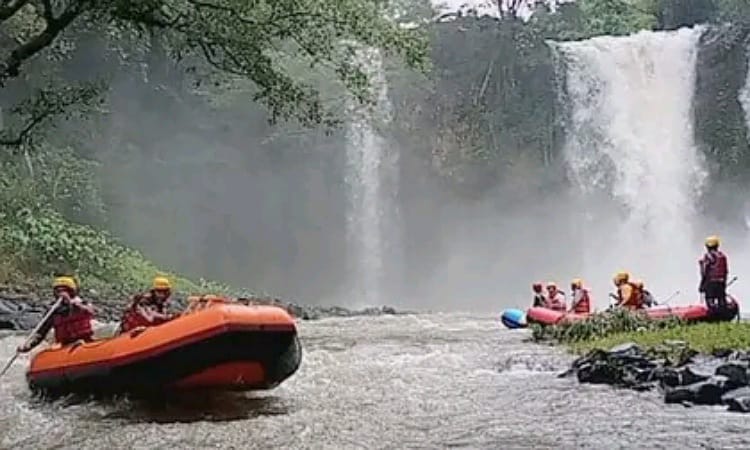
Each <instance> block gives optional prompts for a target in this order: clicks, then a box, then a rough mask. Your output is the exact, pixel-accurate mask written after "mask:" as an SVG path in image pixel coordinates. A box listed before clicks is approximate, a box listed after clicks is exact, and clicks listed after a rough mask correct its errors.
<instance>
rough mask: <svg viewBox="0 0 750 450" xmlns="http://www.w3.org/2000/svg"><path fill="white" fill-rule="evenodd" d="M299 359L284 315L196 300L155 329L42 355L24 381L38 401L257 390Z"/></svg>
mask: <svg viewBox="0 0 750 450" xmlns="http://www.w3.org/2000/svg"><path fill="white" fill-rule="evenodd" d="M301 359H302V350H301V346H300V343H299V338H298V336H297V328H296V325H295V322H294V319H293V318H292V317H291V316H290V315H289V314H288V313H287V312H286V311H285V310H283V309H281V308H279V307H275V306H246V305H243V304H240V303H234V302H228V301H226V300H224V299H221V298H217V297H208V298H207V297H201V298H191V302H190V306H189V307H188V309H187V310H186V311H185V313H183V314H182V315H181V316H179V317H178V318H176V319H173V320H172V321H170V322H167V323H165V324H162V325H159V326H157V327H151V328H141V329H135V330H132V331H130V332H128V333H124V334H120V335H118V336H115V337H112V338H108V339H103V340H98V341H94V342H90V343H80V344H73V345H69V346H65V347H61V346H60V345H53V346H52V347H50V348H47V349H45V350H42V351H40V352H39V353H37V354H35V355H34V356H33V357H32V359H31V363H30V367H29V369H28V371H27V373H26V379H27V381H28V384H29V388H30V389H31V390H32V391H35V392H37V393H42V394H44V395H65V394H71V393H73V394H118V393H131V394H138V393H145V394H147V393H152V392H163V391H171V390H190V389H211V390H224V391H248V390H262V389H271V388H273V387H275V386H277V385H279V384H280V383H281V382H282V381H284V380H286V379H287V378H289V377H290V376H291V375H292V374H294V372H296V371H297V369H298V368H299V365H300V362H301Z"/></svg>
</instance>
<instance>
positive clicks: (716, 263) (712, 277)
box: [698, 236, 729, 311]
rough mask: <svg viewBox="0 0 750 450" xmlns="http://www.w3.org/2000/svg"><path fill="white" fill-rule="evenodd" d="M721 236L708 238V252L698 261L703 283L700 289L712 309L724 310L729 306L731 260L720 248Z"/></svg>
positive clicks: (707, 304)
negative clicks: (728, 282)
mask: <svg viewBox="0 0 750 450" xmlns="http://www.w3.org/2000/svg"><path fill="white" fill-rule="evenodd" d="M719 244H720V241H719V237H718V236H709V237H707V238H706V254H704V255H703V257H702V258H701V259H700V261H699V262H698V265H699V267H700V273H701V283H700V286H699V287H698V291H699V292H700V293H701V294H703V295H704V297H705V301H706V306H708V307H709V308H710V309H712V310H713V309H717V308H718V310H719V311H723V310H725V309H726V307H727V293H726V289H727V276H728V275H729V260H728V258H727V256H726V255H725V254H724V253H723V252H722V251H721V250H719Z"/></svg>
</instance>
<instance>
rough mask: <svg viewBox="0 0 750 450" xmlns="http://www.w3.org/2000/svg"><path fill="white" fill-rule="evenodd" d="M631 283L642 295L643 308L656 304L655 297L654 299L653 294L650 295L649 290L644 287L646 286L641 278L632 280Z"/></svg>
mask: <svg viewBox="0 0 750 450" xmlns="http://www.w3.org/2000/svg"><path fill="white" fill-rule="evenodd" d="M633 285H634V286H635V287H636V288H637V289H638V292H639V293H640V294H641V296H642V297H643V306H644V307H645V308H651V307H652V306H656V305H657V303H656V299H654V296H653V295H651V292H649V290H648V289H646V286H645V285H644V284H643V281H642V280H635V281H633Z"/></svg>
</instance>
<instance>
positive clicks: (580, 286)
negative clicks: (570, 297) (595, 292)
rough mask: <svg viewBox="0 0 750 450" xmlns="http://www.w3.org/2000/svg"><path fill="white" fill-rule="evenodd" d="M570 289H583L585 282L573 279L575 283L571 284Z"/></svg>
mask: <svg viewBox="0 0 750 450" xmlns="http://www.w3.org/2000/svg"><path fill="white" fill-rule="evenodd" d="M570 287H573V288H576V289H581V288H582V287H583V280H582V279H580V278H573V281H571V282H570Z"/></svg>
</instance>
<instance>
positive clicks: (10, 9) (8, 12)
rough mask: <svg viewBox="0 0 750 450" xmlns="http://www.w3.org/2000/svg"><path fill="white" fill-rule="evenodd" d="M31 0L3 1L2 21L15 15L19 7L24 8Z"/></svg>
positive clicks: (0, 21)
mask: <svg viewBox="0 0 750 450" xmlns="http://www.w3.org/2000/svg"><path fill="white" fill-rule="evenodd" d="M28 2H29V0H10V1H3V2H2V4H0V23H2V22H4V21H6V20H7V19H10V18H11V17H13V14H15V13H17V12H18V10H19V9H21V8H23V6H24V5H25V4H27V3H28Z"/></svg>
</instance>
